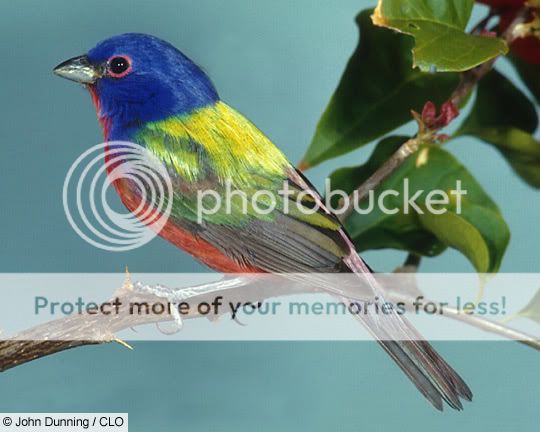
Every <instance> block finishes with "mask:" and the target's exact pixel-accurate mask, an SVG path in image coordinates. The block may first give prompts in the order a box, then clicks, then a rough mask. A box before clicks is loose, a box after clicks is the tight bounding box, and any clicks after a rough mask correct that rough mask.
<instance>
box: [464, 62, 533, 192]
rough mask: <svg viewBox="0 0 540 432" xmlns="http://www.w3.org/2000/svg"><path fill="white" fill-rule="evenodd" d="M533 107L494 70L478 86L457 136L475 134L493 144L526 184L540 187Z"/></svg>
mask: <svg viewBox="0 0 540 432" xmlns="http://www.w3.org/2000/svg"><path fill="white" fill-rule="evenodd" d="M537 125H538V117H537V113H536V108H535V106H534V104H533V103H532V102H531V101H529V99H528V98H527V97H526V96H525V95H524V94H523V93H521V91H520V90H519V89H518V88H517V87H515V86H514V85H513V84H512V83H511V82H510V81H509V80H508V79H507V78H505V77H504V76H503V75H501V74H500V73H499V72H497V71H491V72H490V73H489V74H488V75H487V76H485V77H484V78H483V79H482V81H480V84H479V86H478V91H477V95H476V100H475V102H474V106H473V108H472V110H471V112H470V114H469V116H468V117H467V118H466V119H465V121H464V122H463V124H462V125H461V127H460V129H459V131H458V132H457V135H460V134H461V135H472V136H475V137H478V138H480V139H481V140H483V141H485V142H487V143H490V144H492V145H494V146H495V147H496V148H497V149H498V150H499V151H500V152H501V153H502V155H503V156H504V157H505V158H506V159H507V160H508V162H509V163H510V165H511V166H512V168H513V169H514V170H515V171H516V173H517V174H519V175H520V176H521V177H522V178H523V179H524V180H525V181H526V182H527V183H529V184H530V185H531V186H533V187H536V188H538V187H540V142H539V141H538V140H536V139H535V138H534V136H533V135H532V132H534V131H535V130H536V127H537Z"/></svg>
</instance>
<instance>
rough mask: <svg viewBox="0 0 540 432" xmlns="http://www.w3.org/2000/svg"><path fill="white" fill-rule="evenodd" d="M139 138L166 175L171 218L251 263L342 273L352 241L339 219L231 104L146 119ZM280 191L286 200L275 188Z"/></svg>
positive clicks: (271, 268)
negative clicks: (170, 191) (170, 190)
mask: <svg viewBox="0 0 540 432" xmlns="http://www.w3.org/2000/svg"><path fill="white" fill-rule="evenodd" d="M136 140H137V141H138V142H140V143H142V144H144V145H145V146H146V147H147V148H148V149H149V150H150V151H151V152H152V153H153V154H154V155H155V156H157V157H158V158H159V159H160V160H161V161H162V162H163V163H164V164H165V165H166V167H167V169H168V171H169V173H170V174H171V177H172V181H173V185H174V200H173V208H172V213H171V220H172V222H173V223H175V224H177V225H179V226H181V227H182V228H183V229H188V230H189V232H191V233H192V234H194V235H196V236H198V237H200V238H202V239H203V240H205V241H207V242H209V243H210V244H212V245H214V246H215V247H217V248H218V249H220V250H222V251H223V253H224V254H226V255H227V256H229V257H230V258H231V259H233V260H234V261H236V262H237V263H239V264H241V265H246V266H248V267H251V268H253V267H254V268H258V269H261V270H263V271H268V272H275V273H306V272H324V273H329V272H336V271H343V270H344V268H343V264H342V258H343V257H345V256H346V255H347V254H348V253H349V252H350V246H349V245H348V244H347V242H346V241H345V239H344V237H343V232H342V230H341V224H340V223H339V221H338V220H337V219H336V218H335V216H333V215H332V214H330V213H329V212H328V211H326V209H325V208H324V206H320V205H319V204H321V203H320V197H319V195H318V194H317V193H316V192H315V191H314V190H311V186H310V185H309V184H308V183H307V181H306V180H305V179H304V178H303V177H302V175H301V174H299V173H298V172H297V171H296V170H295V169H294V168H293V167H292V166H291V164H290V163H289V162H288V161H287V159H286V158H285V157H284V156H283V154H282V153H281V152H280V151H279V150H278V149H277V148H276V147H275V146H274V145H273V144H272V143H271V142H270V141H269V140H268V138H266V137H265V135H264V134H263V133H262V132H260V131H259V130H258V129H257V128H256V127H255V126H254V125H253V124H252V123H250V122H249V121H248V120H247V119H245V118H244V117H243V116H242V115H240V114H239V113H237V112H236V111H234V110H233V109H232V108H230V107H228V106H227V105H225V104H224V103H222V102H219V103H218V104H216V105H215V106H212V107H207V108H204V109H201V110H199V111H197V112H195V113H193V114H191V115H189V116H184V117H172V118H170V119H168V120H165V121H161V122H156V123H153V124H149V125H147V126H146V127H145V128H144V129H143V130H142V131H141V132H140V133H139V134H138V135H137V138H136ZM284 188H287V189H288V190H289V196H288V197H286V196H285V195H284V194H281V193H278V191H282V190H283V189H284ZM263 190H264V191H268V194H261V193H260V191H263ZM208 191H214V192H215V193H217V195H218V196H219V197H220V199H221V200H222V202H221V205H220V206H219V208H218V209H216V210H215V211H213V212H210V211H208V210H210V209H212V208H213V206H214V204H215V197H214V196H212V195H211V194H210V193H209V192H208ZM228 191H229V193H228ZM232 191H241V192H242V193H243V194H245V198H242V196H241V195H240V194H239V193H236V194H233V193H232ZM299 194H302V196H300V198H299ZM228 196H229V197H232V198H228ZM272 200H273V201H272ZM273 203H275V208H273V209H271V208H272V204H273ZM202 206H204V208H205V209H206V211H204V212H203V211H202V208H201V207H202ZM257 208H258V209H259V210H257ZM260 209H262V211H261V210H260ZM270 210H271V211H270ZM315 210H316V211H315Z"/></svg>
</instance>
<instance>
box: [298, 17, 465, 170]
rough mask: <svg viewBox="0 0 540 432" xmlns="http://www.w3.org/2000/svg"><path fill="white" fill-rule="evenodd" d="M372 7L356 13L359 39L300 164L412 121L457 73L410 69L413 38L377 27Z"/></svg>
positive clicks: (440, 97) (445, 92)
mask: <svg viewBox="0 0 540 432" xmlns="http://www.w3.org/2000/svg"><path fill="white" fill-rule="evenodd" d="M370 15H371V11H370V10H366V11H363V12H362V13H361V14H360V15H359V16H358V17H357V23H358V25H359V27H360V43H359V45H358V46H357V49H356V51H355V52H354V54H353V55H352V57H351V59H350V60H349V63H348V65H347V68H346V70H345V72H344V74H343V76H342V78H341V81H340V83H339V86H338V88H337V90H336V92H335V93H334V95H333V96H332V99H331V100H330V103H329V105H328V107H327V108H326V110H325V112H324V114H323V115H322V118H321V119H320V121H319V124H318V126H317V129H316V132H315V136H314V137H313V140H312V142H311V144H310V146H309V148H308V151H307V153H306V155H305V156H304V158H303V161H302V163H301V164H300V165H301V166H302V167H304V168H306V167H309V166H314V165H317V164H319V163H321V162H323V161H325V160H327V159H331V158H334V157H337V156H339V155H342V154H345V153H347V152H350V151H352V150H355V149H357V148H359V147H361V146H362V145H365V144H367V143H369V142H370V141H373V140H374V139H377V138H380V137H381V136H384V135H385V134H387V133H389V132H391V131H392V130H394V129H395V128H397V127H399V126H401V125H403V124H405V123H407V122H409V121H410V120H411V114H410V110H411V109H414V110H416V111H421V110H422V107H423V106H424V104H425V102H426V101H428V100H431V101H433V102H434V103H435V104H436V105H440V104H441V103H442V102H444V101H445V100H446V98H448V96H449V95H450V94H451V92H452V90H453V89H454V88H455V87H456V85H457V83H458V80H459V77H458V76H457V74H428V73H423V72H420V71H418V70H413V69H412V59H411V54H410V50H411V48H412V40H411V39H410V38H408V37H405V36H403V35H400V34H397V33H394V32H391V31H388V30H386V29H382V28H379V27H375V26H374V25H373V24H372V22H371V18H370Z"/></svg>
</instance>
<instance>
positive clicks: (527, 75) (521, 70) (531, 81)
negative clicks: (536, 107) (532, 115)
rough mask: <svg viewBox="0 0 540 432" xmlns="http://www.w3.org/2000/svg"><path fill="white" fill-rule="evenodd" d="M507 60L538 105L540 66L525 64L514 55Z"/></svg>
mask: <svg viewBox="0 0 540 432" xmlns="http://www.w3.org/2000/svg"><path fill="white" fill-rule="evenodd" d="M508 58H509V59H510V61H511V62H512V64H513V65H514V67H515V68H516V70H517V73H518V74H519V76H520V78H521V79H522V80H523V82H524V83H525V85H526V86H527V87H528V88H529V90H530V91H531V93H532V94H533V95H534V97H535V99H536V103H537V104H540V64H532V63H527V62H526V61H524V60H522V59H520V58H519V57H516V56H514V55H509V56H508Z"/></svg>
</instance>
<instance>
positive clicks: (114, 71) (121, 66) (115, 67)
mask: <svg viewBox="0 0 540 432" xmlns="http://www.w3.org/2000/svg"><path fill="white" fill-rule="evenodd" d="M132 65H133V62H132V60H131V57H129V56H127V55H124V54H120V55H114V56H112V57H111V58H110V59H109V60H107V71H108V74H109V76H111V77H113V78H123V77H125V76H126V75H128V74H129V73H131V70H132V69H133V67H132Z"/></svg>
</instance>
